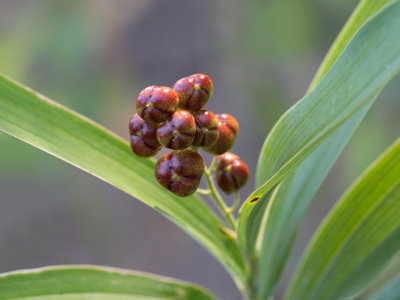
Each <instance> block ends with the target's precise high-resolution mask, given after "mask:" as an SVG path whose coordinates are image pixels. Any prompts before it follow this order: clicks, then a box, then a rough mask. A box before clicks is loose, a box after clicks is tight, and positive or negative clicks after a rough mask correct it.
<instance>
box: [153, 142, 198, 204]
mask: <svg viewBox="0 0 400 300" xmlns="http://www.w3.org/2000/svg"><path fill="white" fill-rule="evenodd" d="M154 171H155V175H156V178H157V181H158V182H159V183H160V184H161V185H162V186H164V187H165V188H166V189H168V190H170V191H171V192H173V193H174V194H176V195H178V196H180V197H186V196H189V195H191V194H193V193H194V192H195V191H196V190H197V188H198V187H199V185H200V179H201V176H202V175H203V173H204V160H203V158H202V157H201V156H200V154H198V153H197V152H195V151H193V150H190V149H185V150H178V151H173V152H172V153H170V154H167V155H165V156H163V157H162V158H160V160H159V161H158V162H157V164H156V167H155V170H154Z"/></svg>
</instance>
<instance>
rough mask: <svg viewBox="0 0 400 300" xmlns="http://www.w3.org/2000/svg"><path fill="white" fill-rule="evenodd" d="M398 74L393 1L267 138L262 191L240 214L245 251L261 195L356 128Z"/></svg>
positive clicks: (399, 39)
mask: <svg viewBox="0 0 400 300" xmlns="http://www.w3.org/2000/svg"><path fill="white" fill-rule="evenodd" d="M399 69H400V3H399V1H394V2H393V3H392V4H391V5H388V6H386V7H385V8H384V9H383V10H381V11H380V12H379V13H378V14H377V15H376V16H374V17H373V18H371V19H370V20H369V21H368V22H367V23H366V24H365V25H364V26H363V27H362V28H361V29H360V31H359V32H358V33H357V34H356V35H355V36H354V38H353V39H352V41H351V42H350V44H349V45H348V46H347V47H346V49H345V50H344V52H343V53H342V55H341V56H340V57H339V59H338V60H337V62H336V63H335V64H334V66H333V67H332V68H331V69H330V70H329V72H328V73H327V74H326V76H325V77H324V78H323V79H322V80H321V82H320V83H319V84H318V85H317V87H316V88H315V89H314V90H313V91H312V92H311V93H310V94H308V95H307V96H305V97H304V98H303V99H302V100H301V101H299V102H298V103H297V104H296V105H294V106H293V107H292V108H291V109H290V110H289V111H287V112H286V113H285V114H284V115H283V116H282V117H281V119H280V120H279V121H278V123H277V124H276V126H275V127H274V128H273V129H272V131H271V133H270V135H269V136H268V137H267V139H266V141H265V143H264V146H263V149H262V156H260V159H259V164H258V169H257V174H256V183H257V185H258V186H259V185H261V186H260V187H259V188H258V189H257V190H256V191H254V192H253V193H252V194H251V195H250V196H249V197H248V199H247V201H246V202H245V203H244V204H243V205H242V207H241V209H240V214H239V227H238V236H239V241H240V242H241V243H242V244H243V245H244V246H245V247H247V246H249V245H251V244H252V241H249V240H248V238H247V236H246V235H247V234H248V233H249V232H250V231H252V229H251V228H247V224H248V222H247V220H249V219H251V218H252V217H253V210H254V208H256V209H258V208H259V207H261V206H263V204H262V202H263V201H266V200H268V197H263V195H265V194H266V193H267V192H269V191H270V190H271V189H272V188H274V187H275V186H277V185H278V184H279V183H280V182H282V180H283V179H285V177H287V176H288V175H290V173H291V172H293V171H294V170H295V169H296V167H298V166H299V165H300V164H301V163H302V162H303V161H304V160H305V159H306V158H307V156H308V155H310V154H311V153H312V152H313V151H314V150H315V149H316V148H317V147H318V146H319V145H321V144H322V143H323V142H324V141H326V139H327V138H328V137H330V136H332V134H337V135H340V133H338V132H339V131H340V130H341V129H338V128H340V126H342V125H343V124H345V123H346V122H347V121H348V120H351V118H353V121H348V122H349V123H350V124H351V123H352V125H351V126H350V125H349V127H355V126H356V125H357V124H358V122H359V120H358V119H361V117H362V113H361V111H362V110H367V107H368V105H370V103H371V102H372V101H373V100H372V99H373V98H374V97H376V95H377V94H379V92H380V90H381V89H382V88H383V87H384V86H385V84H386V83H387V82H388V81H389V80H390V79H391V78H392V77H393V76H394V75H395V74H396V73H397V72H398V71H399ZM357 114H359V116H358V117H356V116H355V115H357ZM351 131H352V130H350V132H351ZM341 139H343V140H346V139H347V138H341ZM339 150H340V148H339ZM339 152H340V151H339ZM265 180H267V181H266V182H265ZM264 182H265V183H264ZM260 199H261V200H260ZM265 199H266V200H265ZM260 219H261V220H263V218H260ZM253 225H254V222H253ZM256 225H258V226H259V224H256ZM253 228H254V227H253ZM255 229H256V231H257V230H258V229H257V228H255Z"/></svg>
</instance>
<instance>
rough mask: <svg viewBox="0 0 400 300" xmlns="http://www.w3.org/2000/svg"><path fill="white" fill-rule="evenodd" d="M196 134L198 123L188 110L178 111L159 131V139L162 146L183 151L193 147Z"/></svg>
mask: <svg viewBox="0 0 400 300" xmlns="http://www.w3.org/2000/svg"><path fill="white" fill-rule="evenodd" d="M195 134H196V123H195V122H194V118H193V117H192V115H191V114H190V113H189V112H188V111H186V110H178V111H177V112H175V113H174V114H173V115H172V117H171V118H169V120H168V121H166V122H165V123H163V124H162V125H161V126H160V127H159V128H158V129H157V139H158V141H159V142H160V144H161V145H163V146H165V147H167V148H169V149H174V150H181V149H185V148H187V147H189V146H190V145H192V143H193V140H194V136H195Z"/></svg>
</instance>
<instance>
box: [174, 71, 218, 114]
mask: <svg viewBox="0 0 400 300" xmlns="http://www.w3.org/2000/svg"><path fill="white" fill-rule="evenodd" d="M173 89H174V90H175V92H176V93H177V94H178V96H179V107H180V108H181V109H187V110H190V111H199V110H201V109H202V108H203V107H204V105H206V103H207V101H208V99H209V98H210V97H211V94H212V92H213V82H212V80H211V78H210V77H208V76H207V75H205V74H201V73H199V74H193V75H190V76H187V77H184V78H181V79H179V80H178V81H177V82H176V83H175V84H174V86H173Z"/></svg>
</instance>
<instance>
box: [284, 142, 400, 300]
mask: <svg viewBox="0 0 400 300" xmlns="http://www.w3.org/2000/svg"><path fill="white" fill-rule="evenodd" d="M399 249H400V139H398V140H397V141H396V142H395V143H394V144H393V145H392V146H391V147H390V148H389V149H388V150H387V151H385V153H384V154H383V155H382V156H381V157H380V158H378V159H377V160H376V161H375V162H374V163H373V164H372V166H370V167H369V168H368V170H367V171H366V172H365V173H364V174H363V175H362V176H361V177H360V178H359V179H358V180H357V181H356V182H355V183H354V184H353V186H352V187H350V189H349V190H348V191H347V192H346V193H345V195H344V196H343V197H342V198H341V200H340V201H339V202H338V203H337V205H336V206H335V208H334V209H333V210H332V211H331V213H330V214H329V215H328V216H327V217H326V219H325V220H324V222H323V224H322V225H321V226H320V228H319V229H318V231H317V233H316V235H315V236H314V238H313V239H312V241H311V243H310V245H309V246H308V249H307V250H306V253H305V254H304V256H303V258H302V260H301V262H300V264H299V267H298V270H297V271H296V273H295V276H294V279H293V281H292V283H291V285H290V287H289V289H288V293H287V295H286V298H285V299H291V300H294V299H309V300H312V299H326V300H329V299H342V298H347V297H350V296H353V295H355V294H357V293H358V292H360V291H361V290H362V289H363V288H364V287H365V286H366V285H367V283H368V282H369V281H370V280H371V279H372V278H373V277H374V276H375V275H376V274H377V273H378V272H379V271H381V270H382V268H383V267H384V266H385V264H386V263H387V262H388V261H389V260H390V259H391V258H392V257H393V256H394V255H395V254H396V253H397V252H398V251H399Z"/></svg>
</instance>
